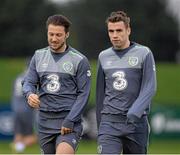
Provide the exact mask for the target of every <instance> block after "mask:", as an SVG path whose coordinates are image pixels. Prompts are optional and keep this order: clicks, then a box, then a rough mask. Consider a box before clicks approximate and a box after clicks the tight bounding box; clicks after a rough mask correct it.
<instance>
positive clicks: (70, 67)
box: [63, 62, 73, 73]
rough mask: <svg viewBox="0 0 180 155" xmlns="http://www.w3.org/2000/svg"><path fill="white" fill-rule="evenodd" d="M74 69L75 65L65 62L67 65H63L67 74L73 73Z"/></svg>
mask: <svg viewBox="0 0 180 155" xmlns="http://www.w3.org/2000/svg"><path fill="white" fill-rule="evenodd" d="M72 68H73V64H72V63H71V62H65V63H64V64H63V69H64V70H65V71H66V72H67V73H69V72H71V70H72Z"/></svg>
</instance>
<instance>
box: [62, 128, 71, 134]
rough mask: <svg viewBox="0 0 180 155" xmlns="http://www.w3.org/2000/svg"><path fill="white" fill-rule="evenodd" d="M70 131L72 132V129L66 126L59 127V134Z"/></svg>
mask: <svg viewBox="0 0 180 155" xmlns="http://www.w3.org/2000/svg"><path fill="white" fill-rule="evenodd" d="M71 132H72V129H70V128H66V127H62V128H61V135H65V134H68V133H71Z"/></svg>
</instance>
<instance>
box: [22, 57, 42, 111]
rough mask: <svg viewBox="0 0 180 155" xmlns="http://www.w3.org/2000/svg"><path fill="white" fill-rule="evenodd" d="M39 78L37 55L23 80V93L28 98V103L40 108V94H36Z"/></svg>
mask: <svg viewBox="0 0 180 155" xmlns="http://www.w3.org/2000/svg"><path fill="white" fill-rule="evenodd" d="M38 80H39V79H38V73H37V71H36V66H35V56H33V58H32V59H31V62H30V65H29V68H28V70H27V72H26V74H25V77H24V80H23V82H22V85H23V94H24V96H25V97H26V99H27V100H28V104H29V105H30V106H31V107H33V108H38V107H39V104H40V101H39V96H38V95H36V91H37V83H38Z"/></svg>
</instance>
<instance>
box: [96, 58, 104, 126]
mask: <svg viewBox="0 0 180 155" xmlns="http://www.w3.org/2000/svg"><path fill="white" fill-rule="evenodd" d="M104 96H105V77H104V73H103V70H102V66H101V64H100V62H99V61H98V66H97V79H96V119H97V127H98V128H99V124H100V120H101V110H102V109H103V101H104Z"/></svg>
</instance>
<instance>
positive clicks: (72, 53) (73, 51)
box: [69, 47, 87, 60]
mask: <svg viewBox="0 0 180 155" xmlns="http://www.w3.org/2000/svg"><path fill="white" fill-rule="evenodd" d="M69 55H70V56H72V57H73V58H76V59H80V60H82V59H84V58H85V59H87V58H86V56H85V55H84V54H82V53H81V52H79V51H78V50H76V49H75V48H72V47H69Z"/></svg>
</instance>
